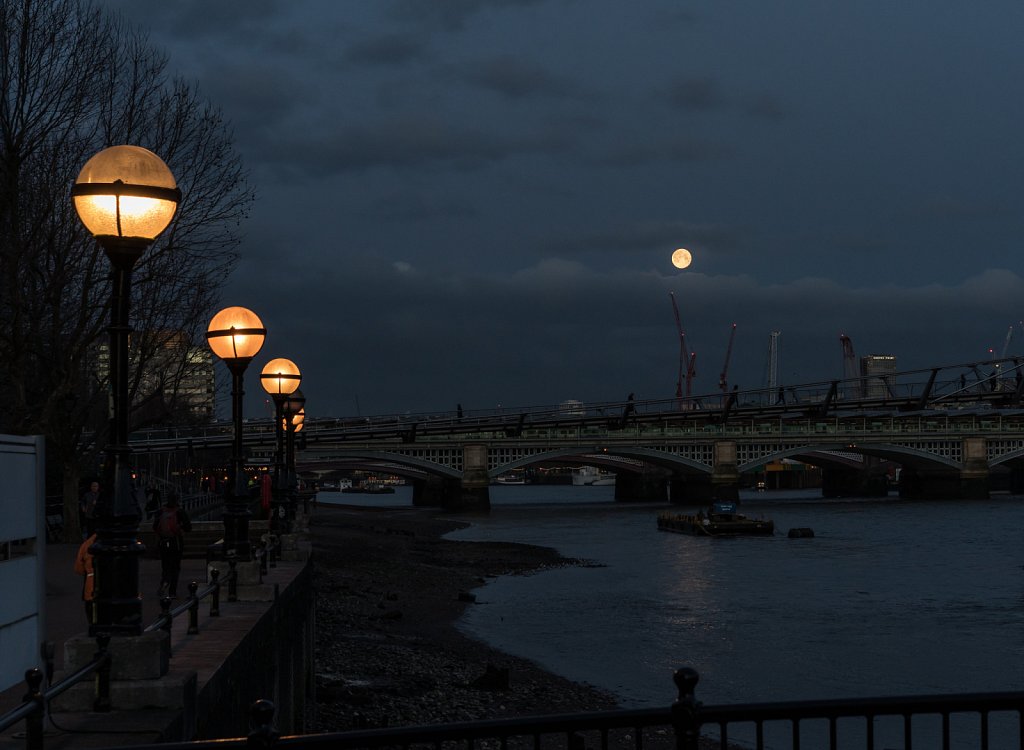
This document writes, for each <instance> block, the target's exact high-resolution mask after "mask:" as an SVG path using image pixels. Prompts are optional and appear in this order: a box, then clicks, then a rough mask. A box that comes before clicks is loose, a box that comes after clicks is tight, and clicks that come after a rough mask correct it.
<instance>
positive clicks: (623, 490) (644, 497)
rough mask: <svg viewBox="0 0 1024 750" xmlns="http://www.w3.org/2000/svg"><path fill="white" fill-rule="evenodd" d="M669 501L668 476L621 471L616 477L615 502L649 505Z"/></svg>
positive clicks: (645, 472)
mask: <svg viewBox="0 0 1024 750" xmlns="http://www.w3.org/2000/svg"><path fill="white" fill-rule="evenodd" d="M667 500H668V476H667V475H666V474H658V473H655V472H650V471H644V472H641V473H640V474H634V473H633V472H631V471H620V472H619V473H618V474H617V475H616V476H615V502H617V503H647V502H655V503H657V502H661V503H663V502H666V501H667Z"/></svg>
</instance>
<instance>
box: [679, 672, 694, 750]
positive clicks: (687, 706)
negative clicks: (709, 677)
mask: <svg viewBox="0 0 1024 750" xmlns="http://www.w3.org/2000/svg"><path fill="white" fill-rule="evenodd" d="M672 679H673V680H674V681H675V683H676V690H678V691H679V697H678V698H676V700H675V702H674V703H673V704H672V728H673V729H674V730H675V733H676V748H678V750H698V740H699V737H700V702H699V701H698V700H697V698H696V697H695V695H694V690H695V688H696V687H697V683H698V682H700V675H699V674H697V670H695V669H691V668H690V667H683V668H682V669H677V670H676V671H675V674H673V675H672Z"/></svg>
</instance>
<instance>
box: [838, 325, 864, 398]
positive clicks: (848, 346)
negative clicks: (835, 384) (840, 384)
mask: <svg viewBox="0 0 1024 750" xmlns="http://www.w3.org/2000/svg"><path fill="white" fill-rule="evenodd" d="M839 345H840V346H841V347H842V349H843V380H845V381H848V384H847V386H846V387H847V388H850V389H852V391H851V392H848V393H844V394H843V395H844V397H845V398H860V396H861V395H862V394H861V393H860V387H859V386H860V384H859V382H857V378H858V375H857V355H856V354H854V353H853V342H852V341H851V340H850V337H849V336H847V335H846V334H845V333H841V334H839Z"/></svg>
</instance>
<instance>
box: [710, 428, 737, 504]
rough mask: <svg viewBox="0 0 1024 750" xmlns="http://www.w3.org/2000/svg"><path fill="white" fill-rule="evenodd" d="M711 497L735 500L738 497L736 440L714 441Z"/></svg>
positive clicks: (713, 498)
mask: <svg viewBox="0 0 1024 750" xmlns="http://www.w3.org/2000/svg"><path fill="white" fill-rule="evenodd" d="M711 499H712V500H726V501H730V502H736V501H738V500H739V499H740V472H739V468H738V464H737V461H736V442H735V441H733V440H717V441H715V465H714V468H713V469H712V471H711Z"/></svg>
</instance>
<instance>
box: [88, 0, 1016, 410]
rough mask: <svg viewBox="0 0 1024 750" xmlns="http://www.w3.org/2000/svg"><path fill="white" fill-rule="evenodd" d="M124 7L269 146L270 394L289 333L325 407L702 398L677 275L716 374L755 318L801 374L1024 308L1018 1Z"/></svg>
mask: <svg viewBox="0 0 1024 750" xmlns="http://www.w3.org/2000/svg"><path fill="white" fill-rule="evenodd" d="M100 5H101V6H103V7H107V8H110V9H112V10H115V11H117V12H121V13H123V15H124V17H125V18H126V19H127V20H128V21H129V22H130V23H132V24H134V25H139V26H141V27H143V28H145V29H147V30H148V31H149V34H150V38H151V40H152V42H153V43H154V45H155V46H157V47H158V48H161V49H162V50H164V51H165V52H166V53H167V54H168V56H169V59H170V69H171V70H172V71H174V72H176V73H178V74H180V75H181V76H182V77H183V78H184V79H185V80H187V81H189V82H192V83H195V84H196V85H197V86H198V88H199V90H200V92H201V94H203V95H204V96H205V97H206V98H208V99H209V100H210V101H211V103H213V104H214V105H215V106H217V107H219V108H221V109H222V111H223V113H224V116H225V118H226V119H227V120H228V121H229V122H230V124H231V127H232V129H233V130H234V132H235V136H236V141H237V145H238V149H239V151H240V152H241V154H242V155H243V158H244V159H245V162H246V164H247V166H248V168H249V169H250V171H251V176H252V181H253V184H254V186H255V188H256V190H257V193H258V199H257V202H256V204H255V206H254V210H253V213H252V217H251V218H250V220H249V221H248V222H247V223H246V225H245V226H243V227H242V230H243V233H244V235H245V239H244V241H243V243H242V245H241V248H240V250H241V252H242V260H241V263H240V264H239V267H238V269H237V270H236V272H235V273H234V274H233V276H232V278H231V279H230V281H229V284H228V286H227V288H226V289H225V290H224V293H223V296H222V301H223V304H224V305H225V306H226V305H236V304H237V305H244V306H246V307H249V308H251V309H252V310H254V311H255V312H256V313H257V314H258V315H260V317H261V318H262V319H263V322H264V323H265V324H266V326H267V328H268V331H269V335H268V340H267V344H266V346H265V347H264V350H263V352H262V353H261V354H260V356H259V358H258V359H257V360H256V361H255V362H254V363H253V365H252V366H251V368H250V371H249V374H248V376H247V388H246V391H247V398H246V408H247V412H249V414H250V415H252V416H259V415H262V414H265V411H264V405H263V395H262V392H261V389H260V387H259V383H258V370H259V368H260V367H262V365H263V364H264V363H265V362H267V361H268V360H270V359H272V358H274V357H288V358H290V359H293V360H294V361H295V362H296V363H297V364H298V365H299V366H300V368H301V369H302V371H303V375H304V378H303V385H302V389H303V391H304V393H305V394H306V396H307V399H308V402H307V411H308V413H309V414H310V416H313V417H316V416H349V415H355V414H363V415H368V414H382V413H395V412H399V413H402V412H406V411H413V412H421V411H428V412H429V411H443V410H452V409H454V408H455V406H456V404H459V403H461V404H462V405H463V407H464V408H465V409H466V410H473V409H492V408H495V407H497V406H498V405H502V406H505V407H516V406H529V405H540V404H555V403H558V402H560V401H563V400H565V399H579V400H582V401H598V400H603V401H612V400H616V399H624V398H625V396H626V394H628V393H630V392H633V393H635V394H636V397H637V398H642V399H647V398H669V397H671V396H672V395H673V394H674V391H675V383H676V371H677V366H678V338H677V334H676V326H675V322H674V318H673V313H672V306H671V301H670V298H669V292H670V291H672V292H674V293H675V295H676V298H677V300H678V301H679V307H680V313H681V317H682V320H683V324H684V327H685V328H686V333H687V339H688V342H689V344H690V346H691V347H692V348H693V349H694V351H696V353H697V379H696V381H695V384H694V392H695V393H707V392H711V391H714V390H715V389H716V387H717V384H718V375H719V372H720V370H721V367H722V364H723V360H724V356H725V349H726V345H727V342H728V337H729V330H730V327H731V325H732V324H733V323H736V324H737V333H736V339H735V345H734V349H733V354H732V359H731V363H730V369H729V381H730V383H735V384H738V385H739V386H740V388H753V387H759V386H761V385H763V384H764V382H765V375H766V365H767V352H768V337H769V333H770V332H771V331H773V330H778V331H781V335H780V337H779V377H780V380H781V381H782V382H783V383H785V384H793V383H797V382H809V381H818V380H828V379H832V378H837V377H842V373H843V370H842V350H841V346H840V343H839V337H840V335H841V334H845V335H847V336H849V337H850V338H851V340H852V342H853V346H854V349H855V351H856V354H857V355H858V356H861V355H868V354H892V355H895V356H896V357H897V367H898V369H900V370H907V369H915V368H925V367H930V366H933V365H940V364H954V363H961V362H969V361H974V360H978V359H984V358H987V357H988V350H989V349H990V348H991V349H993V350H994V351H995V352H996V353H997V354H998V353H1000V352H1001V350H1002V348H1003V345H1004V341H1005V337H1006V334H1007V330H1008V328H1009V326H1010V325H1014V326H1016V325H1017V324H1018V322H1019V321H1020V320H1022V319H1024V304H1022V300H1024V280H1022V275H1021V274H1022V271H1021V268H1022V262H1021V240H1022V238H1024V211H1022V210H1021V203H1022V190H1021V179H1022V175H1024V143H1022V139H1021V135H1020V134H1021V132H1022V125H1024V98H1022V97H1020V96H1019V87H1020V83H1019V82H1020V81H1021V80H1022V79H1024V56H1022V54H1021V52H1020V42H1019V40H1020V38H1021V36H1022V32H1024V7H1022V6H1020V5H1019V4H1017V3H1011V2H1008V1H1007V0H997V1H996V2H992V3H985V4H982V5H963V4H960V3H952V2H945V1H942V0H940V1H939V2H935V1H932V2H927V3H926V2H923V1H921V0H908V1H907V2H902V3H898V4H893V3H883V2H878V1H877V0H864V1H863V2H858V3H846V4H838V3H811V2H796V1H795V0H782V1H780V2H774V3H760V2H754V1H753V0H736V1H735V2H730V3H696V2H694V3H680V2H678V0H647V1H646V2H642V3H630V4H624V3H619V2H612V1H611V0H429V2H425V1H423V0H378V1H377V2H373V3H357V2H337V1H335V0H332V1H330V2H328V1H327V0H307V1H306V2H301V3H285V2H277V1H276V0H247V1H246V2H244V3H243V2H238V1H236V0H218V2H216V3H208V2H204V3H199V2H194V0H179V2H175V3H170V4H155V3H150V2H139V1H138V0H131V1H130V2H129V0H101V2H100ZM140 145H145V144H140ZM678 247H685V248H688V249H689V250H690V251H691V252H692V255H693V262H692V264H691V265H690V266H689V267H688V268H687V269H685V270H679V269H676V268H675V267H674V266H673V265H672V263H671V254H672V252H673V251H674V250H675V249H676V248H678ZM1008 351H1009V353H1011V354H1020V353H1024V330H1021V331H1017V332H1016V333H1015V335H1014V338H1013V340H1012V341H1011V343H1010V345H1009V350H1008ZM218 377H219V378H221V379H224V378H225V377H226V375H225V373H224V372H223V371H222V368H221V366H220V365H218Z"/></svg>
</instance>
